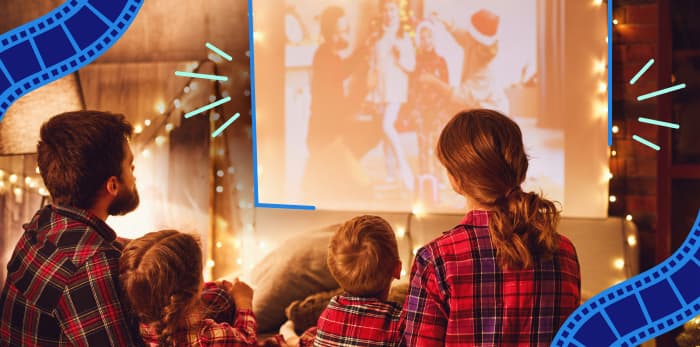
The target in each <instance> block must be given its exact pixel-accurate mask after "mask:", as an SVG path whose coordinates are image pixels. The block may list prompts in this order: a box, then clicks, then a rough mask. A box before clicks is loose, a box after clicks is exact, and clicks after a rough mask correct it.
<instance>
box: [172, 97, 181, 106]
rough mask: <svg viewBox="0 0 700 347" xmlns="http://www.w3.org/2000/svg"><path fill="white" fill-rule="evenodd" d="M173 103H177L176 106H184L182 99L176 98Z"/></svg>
mask: <svg viewBox="0 0 700 347" xmlns="http://www.w3.org/2000/svg"><path fill="white" fill-rule="evenodd" d="M173 105H175V108H180V106H182V103H181V102H180V99H175V100H174V101H173Z"/></svg>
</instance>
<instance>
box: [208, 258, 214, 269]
mask: <svg viewBox="0 0 700 347" xmlns="http://www.w3.org/2000/svg"><path fill="white" fill-rule="evenodd" d="M214 265H216V263H214V260H212V259H209V260H207V268H210V269H211V268H213V267H214Z"/></svg>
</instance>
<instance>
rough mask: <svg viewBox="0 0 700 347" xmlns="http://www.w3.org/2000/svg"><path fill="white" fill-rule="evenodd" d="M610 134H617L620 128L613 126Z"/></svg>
mask: <svg viewBox="0 0 700 347" xmlns="http://www.w3.org/2000/svg"><path fill="white" fill-rule="evenodd" d="M612 132H613V134H617V133H619V132H620V127H619V126H617V125H613V127H612Z"/></svg>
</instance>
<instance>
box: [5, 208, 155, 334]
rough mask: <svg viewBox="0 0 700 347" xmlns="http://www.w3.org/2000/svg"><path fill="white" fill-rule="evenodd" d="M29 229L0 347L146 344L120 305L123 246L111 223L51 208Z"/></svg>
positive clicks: (12, 265)
mask: <svg viewBox="0 0 700 347" xmlns="http://www.w3.org/2000/svg"><path fill="white" fill-rule="evenodd" d="M24 229H25V232H24V234H23V235H22V236H21V238H20V240H19V241H18V243H17V246H16V247H15V250H14V252H13V254H12V258H10V262H9V264H8V265H7V270H8V271H7V273H8V275H7V280H6V281H5V286H4V288H3V291H2V295H1V296H0V318H1V319H0V346H133V345H141V344H142V343H141V341H140V339H139V338H138V331H137V323H136V320H135V319H134V318H133V317H131V316H128V315H127V314H125V310H124V307H123V306H122V304H121V303H120V298H121V297H120V292H121V291H120V287H119V286H118V283H117V278H118V275H119V268H118V264H119V256H120V255H121V249H122V247H121V245H120V244H119V243H117V242H116V241H115V240H116V237H117V236H116V234H115V233H114V231H113V230H112V229H111V228H110V227H109V226H107V224H105V223H104V222H103V221H102V220H100V219H99V218H97V217H95V216H94V215H92V214H90V213H89V212H87V211H85V210H80V209H73V208H67V207H57V206H46V207H44V208H42V209H41V210H39V211H38V212H37V213H36V215H35V216H34V218H33V219H32V221H31V222H30V223H28V224H25V226H24Z"/></svg>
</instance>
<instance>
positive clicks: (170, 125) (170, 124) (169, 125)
mask: <svg viewBox="0 0 700 347" xmlns="http://www.w3.org/2000/svg"><path fill="white" fill-rule="evenodd" d="M173 128H175V126H174V125H172V123H168V124H166V125H165V131H166V132H171V131H173Z"/></svg>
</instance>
